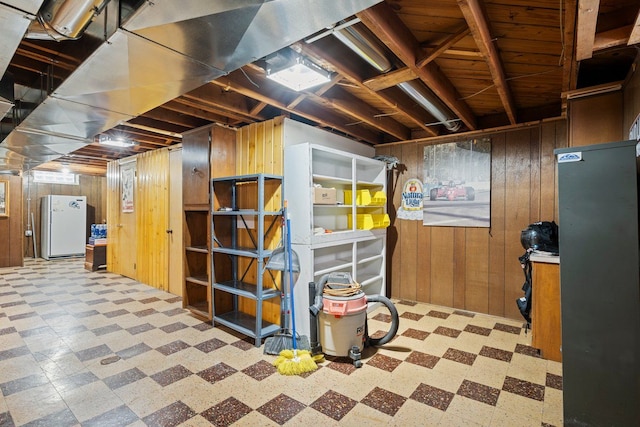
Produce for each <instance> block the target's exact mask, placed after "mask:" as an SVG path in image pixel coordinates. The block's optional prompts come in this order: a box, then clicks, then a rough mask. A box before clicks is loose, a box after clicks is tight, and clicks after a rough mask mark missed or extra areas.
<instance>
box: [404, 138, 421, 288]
mask: <svg viewBox="0 0 640 427" xmlns="http://www.w3.org/2000/svg"><path fill="white" fill-rule="evenodd" d="M418 148H419V147H418V146H417V145H416V144H411V145H408V144H407V145H403V146H402V161H403V164H404V165H405V167H406V171H405V172H404V176H403V181H402V182H401V183H399V185H400V192H402V190H403V189H404V184H405V183H406V182H407V180H409V179H413V178H419V176H418V174H419V175H420V176H422V171H420V172H419V173H418V170H419V169H422V153H418ZM418 227H422V224H421V223H420V221H408V220H406V221H400V223H399V228H400V234H401V235H402V240H400V246H401V249H400V250H401V251H402V253H403V261H404V262H405V265H404V268H403V269H402V276H403V277H402V283H401V287H400V295H399V296H400V298H402V299H406V300H410V301H415V300H416V296H417V288H416V286H415V283H416V280H417V277H418V274H419V273H418V271H419V270H420V269H421V268H420V264H419V262H418V252H417V251H416V250H415V248H416V247H417V245H418Z"/></svg>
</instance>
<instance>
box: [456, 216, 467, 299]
mask: <svg viewBox="0 0 640 427" xmlns="http://www.w3.org/2000/svg"><path fill="white" fill-rule="evenodd" d="M467 232H468V231H467V230H466V229H464V228H460V227H456V228H454V230H453V307H455V308H465V299H466V295H465V290H466V289H469V286H467V287H466V288H465V284H466V280H467V279H466V278H467V252H466V250H465V248H466V240H467V239H466V237H467Z"/></svg>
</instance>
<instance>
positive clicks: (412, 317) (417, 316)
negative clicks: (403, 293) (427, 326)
mask: <svg viewBox="0 0 640 427" xmlns="http://www.w3.org/2000/svg"><path fill="white" fill-rule="evenodd" d="M400 317H401V318H403V319H409V320H416V321H418V320H420V319H422V318H423V317H424V316H423V315H422V314H418V313H411V312H409V311H405V312H404V313H402V314H401V315H400Z"/></svg>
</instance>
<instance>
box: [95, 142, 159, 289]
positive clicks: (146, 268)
mask: <svg viewBox="0 0 640 427" xmlns="http://www.w3.org/2000/svg"><path fill="white" fill-rule="evenodd" d="M123 161H125V162H128V161H130V158H129V159H124V160H123ZM121 162H122V161H121ZM121 162H118V161H113V162H109V163H108V164H107V191H106V193H107V205H108V210H107V223H108V224H109V225H108V232H107V242H108V247H107V269H108V270H109V271H112V272H114V273H118V274H124V275H126V276H129V277H131V278H133V279H135V280H138V281H140V282H142V283H145V284H147V285H150V286H154V287H156V288H160V289H163V290H167V289H168V262H169V259H168V257H169V255H168V237H167V233H166V230H167V229H168V228H169V223H168V218H169V216H168V212H169V180H170V177H169V149H168V148H162V149H159V150H154V151H149V152H146V153H142V154H138V155H137V156H136V157H135V162H136V177H135V182H134V195H133V200H134V210H133V212H134V215H135V224H134V227H135V232H133V233H130V234H129V233H124V232H122V230H118V229H117V227H118V225H119V224H121V223H123V222H125V221H124V219H123V218H122V217H121V215H127V214H122V212H121V209H120V196H121V191H120V187H121V177H120V169H121V168H122V167H124V166H121V164H120V163H121ZM129 215H130V214H129ZM127 239H130V241H127ZM126 248H136V250H135V252H134V254H135V255H134V256H135V260H134V264H135V273H134V274H130V273H127V272H125V271H124V269H125V266H124V261H123V260H121V258H122V257H124V256H126V257H127V260H126V262H127V263H128V264H130V263H131V261H132V260H130V259H128V257H129V256H131V255H130V254H127V252H126V250H125V249H126Z"/></svg>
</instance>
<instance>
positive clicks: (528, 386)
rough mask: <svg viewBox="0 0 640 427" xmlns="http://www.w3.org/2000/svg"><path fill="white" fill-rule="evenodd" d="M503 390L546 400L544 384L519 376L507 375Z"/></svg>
mask: <svg viewBox="0 0 640 427" xmlns="http://www.w3.org/2000/svg"><path fill="white" fill-rule="evenodd" d="M502 390H504V391H508V392H509V393H514V394H517V395H520V396H524V397H528V398H529V399H534V400H540V401H543V400H544V386H541V385H539V384H534V383H532V382H529V381H524V380H520V379H518V378H512V377H506V378H505V379H504V384H503V385H502Z"/></svg>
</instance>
